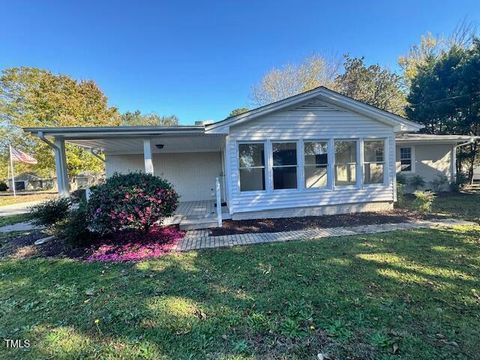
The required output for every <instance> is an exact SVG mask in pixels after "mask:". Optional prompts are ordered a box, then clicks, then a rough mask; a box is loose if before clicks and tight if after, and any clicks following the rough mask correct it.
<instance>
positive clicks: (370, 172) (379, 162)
mask: <svg viewBox="0 0 480 360" xmlns="http://www.w3.org/2000/svg"><path fill="white" fill-rule="evenodd" d="M384 149H385V142H384V141H383V140H365V141H364V143H363V154H364V157H363V167H364V170H363V182H364V184H382V183H383V179H384V177H383V176H384V175H383V174H384V173H385V171H384V170H385V154H384Z"/></svg>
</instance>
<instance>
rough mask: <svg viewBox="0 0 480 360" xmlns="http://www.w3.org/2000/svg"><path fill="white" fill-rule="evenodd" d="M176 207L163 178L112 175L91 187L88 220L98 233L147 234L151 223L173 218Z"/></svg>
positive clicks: (141, 175) (133, 174) (167, 184)
mask: <svg viewBox="0 0 480 360" xmlns="http://www.w3.org/2000/svg"><path fill="white" fill-rule="evenodd" d="M177 205H178V194H177V193H176V191H175V190H174V189H173V187H172V185H171V184H170V183H169V182H168V181H166V180H164V179H161V178H159V177H157V176H154V175H151V174H144V173H130V174H114V175H113V176H112V177H110V178H108V179H107V181H106V182H105V183H104V184H101V185H98V186H96V187H94V188H92V193H91V196H90V200H89V202H88V209H87V211H88V220H89V223H90V225H91V227H92V229H94V230H95V231H97V232H99V233H101V234H105V233H109V232H116V231H119V230H123V229H133V230H141V231H143V232H148V230H149V229H150V227H151V226H152V225H153V224H154V223H156V222H159V223H161V222H162V221H163V219H164V218H165V217H167V216H171V215H173V213H174V212H175V210H176V208H177Z"/></svg>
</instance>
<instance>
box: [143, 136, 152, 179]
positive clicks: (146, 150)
mask: <svg viewBox="0 0 480 360" xmlns="http://www.w3.org/2000/svg"><path fill="white" fill-rule="evenodd" d="M143 159H144V160H145V173H147V174H152V175H153V162H152V144H151V143H150V139H144V140H143Z"/></svg>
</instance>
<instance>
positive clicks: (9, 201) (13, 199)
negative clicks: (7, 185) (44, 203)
mask: <svg viewBox="0 0 480 360" xmlns="http://www.w3.org/2000/svg"><path fill="white" fill-rule="evenodd" d="M56 196H58V195H57V194H55V193H52V192H38V193H35V194H32V193H29V194H22V193H19V194H17V196H13V194H8V195H5V194H2V195H0V206H5V205H13V204H21V203H26V202H33V201H41V200H48V199H52V198H54V197H56Z"/></svg>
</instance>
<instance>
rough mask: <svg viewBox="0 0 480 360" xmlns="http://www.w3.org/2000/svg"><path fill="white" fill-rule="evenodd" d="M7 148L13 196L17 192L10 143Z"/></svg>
mask: <svg viewBox="0 0 480 360" xmlns="http://www.w3.org/2000/svg"><path fill="white" fill-rule="evenodd" d="M8 149H9V151H10V169H11V171H12V186H13V196H15V197H16V196H17V192H16V190H15V171H14V169H13V157H12V145H8Z"/></svg>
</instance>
